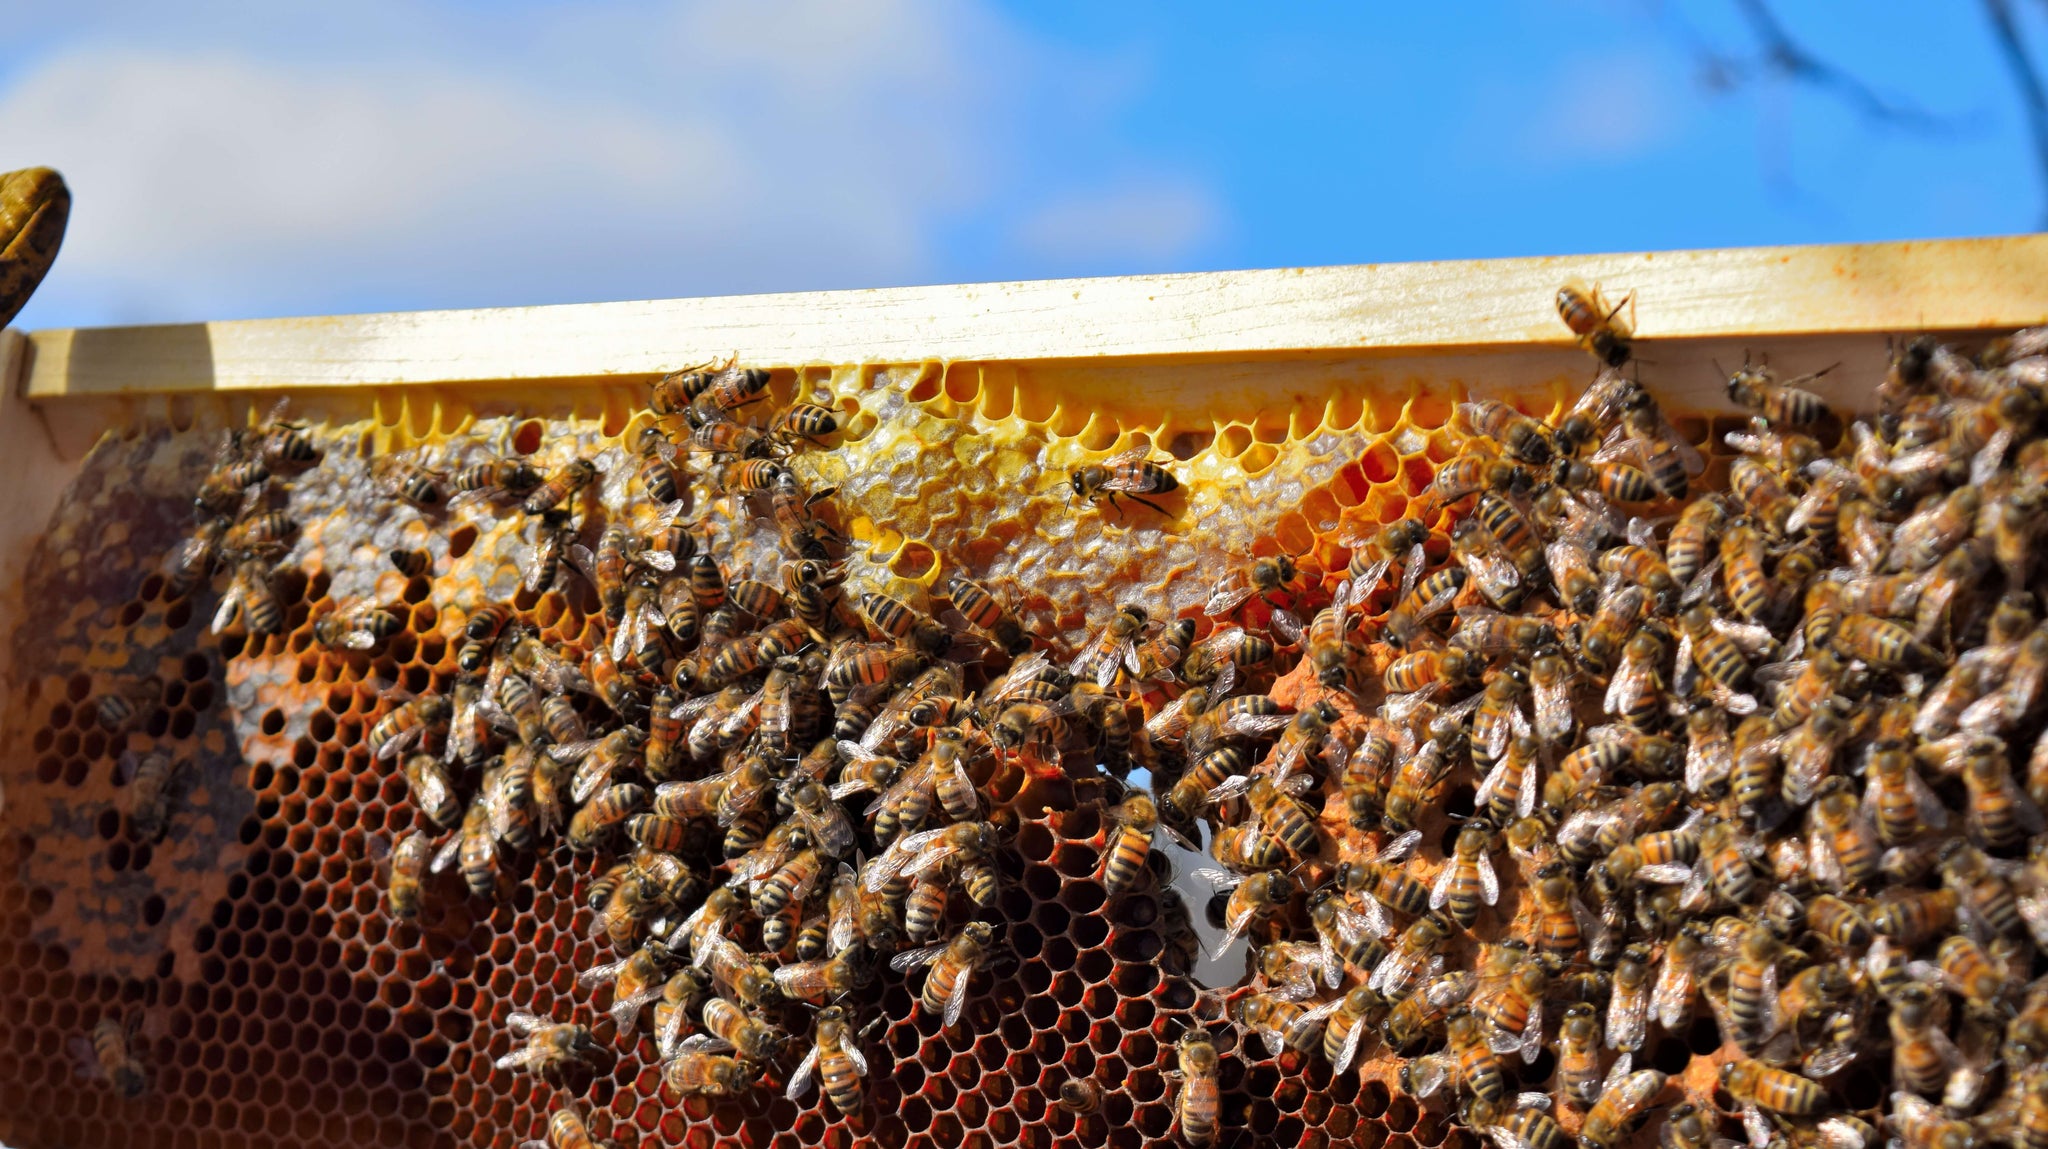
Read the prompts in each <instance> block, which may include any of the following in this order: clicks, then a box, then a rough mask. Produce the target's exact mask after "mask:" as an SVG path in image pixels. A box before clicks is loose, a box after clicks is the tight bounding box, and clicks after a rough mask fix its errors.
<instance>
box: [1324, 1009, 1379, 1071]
mask: <svg viewBox="0 0 2048 1149" xmlns="http://www.w3.org/2000/svg"><path fill="white" fill-rule="evenodd" d="M1371 1028H1372V1027H1371V1026H1369V1025H1367V1024H1365V1022H1364V1021H1363V1020H1360V1021H1358V1022H1356V1023H1355V1024H1353V1025H1352V1027H1351V1032H1350V1033H1347V1034H1345V1035H1344V1048H1342V1049H1340V1050H1338V1051H1337V1060H1335V1061H1333V1062H1331V1063H1330V1071H1331V1072H1332V1073H1342V1072H1344V1071H1345V1070H1346V1069H1348V1068H1350V1066H1351V1062H1352V1059H1354V1058H1356V1057H1357V1056H1358V1049H1359V1046H1360V1045H1362V1044H1363V1043H1364V1041H1363V1039H1364V1037H1365V1031H1366V1030H1368V1029H1371Z"/></svg>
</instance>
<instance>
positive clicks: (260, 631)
mask: <svg viewBox="0 0 2048 1149" xmlns="http://www.w3.org/2000/svg"><path fill="white" fill-rule="evenodd" d="M274 576H275V572H274V571H273V570H272V569H271V567H270V564H269V563H267V562H265V561H263V560H262V559H258V558H249V559H244V560H242V561H241V562H240V563H237V564H236V566H235V577H234V581H233V582H231V583H229V584H228V589H227V593H226V594H224V595H222V596H221V599H220V607H219V609H218V610H216V611H215V612H214V616H213V626H212V628H211V629H212V631H213V633H215V634H219V633H220V632H222V631H224V630H226V629H227V628H228V627H230V626H233V625H234V623H235V620H236V619H237V618H239V619H241V622H242V629H243V630H244V631H246V632H248V635H249V637H251V638H261V637H263V636H265V635H271V634H276V633H278V632H279V631H281V630H283V629H284V603H283V602H282V601H280V600H279V599H278V597H277V590H276V587H275V586H274V585H273V584H272V579H273V578H274Z"/></svg>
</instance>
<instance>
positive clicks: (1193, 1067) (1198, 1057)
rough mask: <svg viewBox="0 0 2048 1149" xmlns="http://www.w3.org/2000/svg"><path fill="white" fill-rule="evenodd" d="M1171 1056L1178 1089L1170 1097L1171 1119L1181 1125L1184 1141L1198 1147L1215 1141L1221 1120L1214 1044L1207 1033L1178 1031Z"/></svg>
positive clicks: (1220, 1102) (1220, 1099)
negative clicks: (1172, 1096)
mask: <svg viewBox="0 0 2048 1149" xmlns="http://www.w3.org/2000/svg"><path fill="white" fill-rule="evenodd" d="M1174 1057H1175V1063H1174V1064H1175V1073H1176V1075H1177V1076H1178V1077H1179V1078H1180V1091H1179V1093H1177V1094H1176V1095H1175V1096H1174V1099H1173V1123H1174V1124H1175V1125H1176V1126H1178V1127H1179V1128H1180V1136H1181V1139H1182V1140H1183V1141H1186V1142H1187V1143H1188V1144H1189V1145H1191V1146H1196V1147H1197V1149H1200V1147H1201V1146H1206V1145H1209V1144H1212V1143H1214V1142H1215V1140H1216V1131H1217V1129H1218V1127H1220V1126H1221V1124H1222V1110H1223V1098H1222V1094H1221V1091H1220V1089H1219V1086H1218V1083H1217V1069H1218V1065H1219V1061H1218V1058H1217V1056H1216V1046H1215V1043H1214V1042H1212V1041H1211V1040H1210V1039H1209V1035H1208V1034H1207V1033H1205V1032H1203V1031H1202V1030H1199V1029H1191V1030H1189V1031H1188V1032H1186V1033H1184V1034H1182V1035H1181V1038H1180V1042H1179V1044H1178V1045H1177V1046H1176V1048H1175V1054H1174Z"/></svg>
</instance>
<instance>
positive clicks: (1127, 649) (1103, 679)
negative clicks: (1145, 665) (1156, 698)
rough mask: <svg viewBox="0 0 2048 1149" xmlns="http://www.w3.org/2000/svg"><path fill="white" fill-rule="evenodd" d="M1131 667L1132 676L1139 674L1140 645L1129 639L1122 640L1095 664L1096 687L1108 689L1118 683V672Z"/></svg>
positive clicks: (1117, 641)
mask: <svg viewBox="0 0 2048 1149" xmlns="http://www.w3.org/2000/svg"><path fill="white" fill-rule="evenodd" d="M1125 667H1129V668H1130V671H1131V673H1132V674H1136V673H1137V672H1138V644H1137V643H1135V642H1132V641H1131V640H1130V639H1127V638H1120V639H1118V640H1116V643H1115V644H1114V645H1112V646H1111V647H1110V648H1109V653H1108V654H1107V655H1106V656H1104V657H1103V658H1102V659H1101V660H1100V661H1098V662H1097V663H1096V664H1095V685H1097V686H1100V687H1102V688H1104V689H1108V687H1109V685H1110V684H1111V683H1113V682H1115V681H1116V672H1117V671H1118V670H1120V669H1123V668H1125Z"/></svg>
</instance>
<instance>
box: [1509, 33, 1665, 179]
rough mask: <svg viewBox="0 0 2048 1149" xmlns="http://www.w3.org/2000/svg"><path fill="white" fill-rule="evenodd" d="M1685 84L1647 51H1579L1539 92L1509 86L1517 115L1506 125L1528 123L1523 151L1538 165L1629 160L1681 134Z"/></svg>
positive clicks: (1524, 126) (1521, 137)
mask: <svg viewBox="0 0 2048 1149" xmlns="http://www.w3.org/2000/svg"><path fill="white" fill-rule="evenodd" d="M1684 82H1685V81H1684V79H1683V78H1682V77H1681V76H1680V75H1679V74H1678V73H1676V72H1675V71H1673V70H1672V69H1671V68H1670V67H1669V66H1668V65H1667V62H1665V61H1662V60H1657V59H1653V58H1646V57H1645V56H1644V55H1643V54H1641V53H1622V52H1617V53H1615V54H1613V55H1603V56H1576V57H1572V58H1570V59H1567V60H1565V61H1564V62H1563V63H1562V64H1561V65H1560V66H1559V67H1558V68H1556V69H1555V70H1554V71H1553V72H1552V73H1551V75H1550V76H1549V78H1548V79H1547V80H1546V81H1545V82H1544V84H1543V86H1542V88H1541V90H1540V91H1536V92H1508V91H1506V90H1503V91H1502V95H1504V96H1506V97H1507V99H1506V100H1505V101H1504V104H1505V105H1506V108H1507V109H1508V110H1511V111H1512V113H1513V114H1512V115H1511V116H1509V117H1508V118H1506V119H1505V121H1504V122H1507V123H1516V122H1519V123H1520V124H1521V125H1522V127H1521V131H1520V132H1519V133H1518V134H1517V136H1516V138H1515V143H1516V144H1517V145H1518V150H1519V151H1520V152H1521V153H1522V154H1523V156H1524V157H1525V158H1526V159H1528V160H1531V161H1533V162H1536V163H1539V164H1544V165H1551V166H1559V165H1564V164H1568V163H1574V162H1578V161H1585V160H1593V161H1606V160H1622V159H1628V158H1630V157H1633V156H1638V155H1641V154H1643V153H1645V152H1648V151H1651V150H1653V149H1655V148H1657V147H1658V146H1660V145H1662V144H1664V143H1665V142H1667V141H1668V140H1671V139H1673V138H1675V137H1676V135H1677V133H1678V129H1679V124H1678V120H1679V118H1680V114H1679V112H1678V110H1677V109H1676V108H1675V107H1674V104H1673V98H1672V97H1673V95H1674V87H1675V86H1677V85H1681V84H1683V83H1684ZM1495 110H1496V111H1499V110H1502V109H1501V106H1499V105H1496V106H1495Z"/></svg>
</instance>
